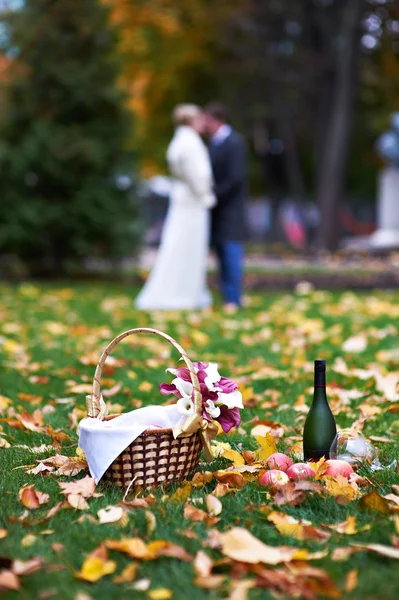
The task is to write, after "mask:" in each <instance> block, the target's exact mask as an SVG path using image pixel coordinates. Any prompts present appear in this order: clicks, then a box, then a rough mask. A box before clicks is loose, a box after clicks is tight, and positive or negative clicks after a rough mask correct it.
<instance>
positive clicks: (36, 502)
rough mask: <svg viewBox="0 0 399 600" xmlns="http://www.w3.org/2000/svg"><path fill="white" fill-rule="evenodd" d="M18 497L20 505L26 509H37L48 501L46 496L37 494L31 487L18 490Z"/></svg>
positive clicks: (48, 497)
mask: <svg viewBox="0 0 399 600" xmlns="http://www.w3.org/2000/svg"><path fill="white" fill-rule="evenodd" d="M18 495H19V499H20V500H21V502H22V504H23V505H24V506H26V508H31V509H36V508H39V506H40V505H41V504H46V502H48V501H49V500H50V496H49V495H48V494H44V493H43V492H38V491H37V490H35V488H34V486H33V485H28V486H26V487H22V488H21V489H20V490H19V493H18Z"/></svg>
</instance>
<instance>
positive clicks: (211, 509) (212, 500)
mask: <svg viewBox="0 0 399 600" xmlns="http://www.w3.org/2000/svg"><path fill="white" fill-rule="evenodd" d="M206 508H207V510H208V513H209V514H210V515H211V516H217V515H220V513H221V512H222V509H223V505H222V503H221V502H220V500H219V498H216V497H215V496H213V495H212V494H209V495H208V496H207V497H206Z"/></svg>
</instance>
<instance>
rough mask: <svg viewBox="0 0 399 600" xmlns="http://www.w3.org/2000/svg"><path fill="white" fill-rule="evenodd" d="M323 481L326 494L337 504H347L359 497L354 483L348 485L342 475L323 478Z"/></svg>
mask: <svg viewBox="0 0 399 600" xmlns="http://www.w3.org/2000/svg"><path fill="white" fill-rule="evenodd" d="M324 480H325V483H326V490H327V492H328V493H329V494H330V496H333V497H334V498H335V499H336V500H337V502H338V504H347V503H348V502H352V501H353V500H356V498H357V497H358V496H359V490H358V487H357V485H356V483H349V482H348V480H347V479H346V477H343V476H342V475H338V476H337V477H335V478H333V477H325V478H324Z"/></svg>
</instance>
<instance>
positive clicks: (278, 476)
mask: <svg viewBox="0 0 399 600" xmlns="http://www.w3.org/2000/svg"><path fill="white" fill-rule="evenodd" d="M288 481H289V479H288V475H287V474H286V473H284V471H277V469H271V470H270V471H265V472H264V473H263V475H261V478H260V479H259V483H260V484H261V485H264V486H265V487H273V488H275V489H279V488H281V487H283V485H285V484H286V483H288Z"/></svg>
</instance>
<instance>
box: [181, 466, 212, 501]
mask: <svg viewBox="0 0 399 600" xmlns="http://www.w3.org/2000/svg"><path fill="white" fill-rule="evenodd" d="M212 479H213V473H211V472H210V471H203V472H201V473H195V475H194V477H193V478H192V480H191V483H192V485H193V486H194V487H202V486H203V485H205V484H206V483H210V482H211V481H212ZM189 495H190V494H189ZM187 498H188V496H187Z"/></svg>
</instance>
